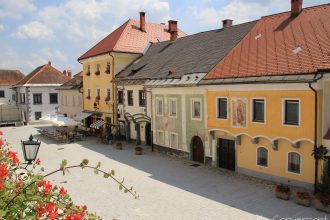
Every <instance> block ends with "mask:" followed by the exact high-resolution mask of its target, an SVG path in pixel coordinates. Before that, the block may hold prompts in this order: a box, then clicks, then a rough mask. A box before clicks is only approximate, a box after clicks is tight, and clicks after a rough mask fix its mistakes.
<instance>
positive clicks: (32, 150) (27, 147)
mask: <svg viewBox="0 0 330 220" xmlns="http://www.w3.org/2000/svg"><path fill="white" fill-rule="evenodd" d="M21 143H22V149H23V154H24V159H25V161H27V162H28V164H32V161H35V159H36V157H37V154H38V151H39V147H40V144H41V142H40V141H38V140H36V141H34V140H33V136H32V134H31V135H30V137H29V140H28V141H21Z"/></svg>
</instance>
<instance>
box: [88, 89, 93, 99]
mask: <svg viewBox="0 0 330 220" xmlns="http://www.w3.org/2000/svg"><path fill="white" fill-rule="evenodd" d="M87 96H89V97H92V90H91V89H90V88H88V89H87Z"/></svg>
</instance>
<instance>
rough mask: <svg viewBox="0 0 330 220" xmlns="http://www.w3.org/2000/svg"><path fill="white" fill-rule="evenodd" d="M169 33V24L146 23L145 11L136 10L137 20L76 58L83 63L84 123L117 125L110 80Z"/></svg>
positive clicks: (114, 91)
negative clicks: (138, 15) (137, 11)
mask: <svg viewBox="0 0 330 220" xmlns="http://www.w3.org/2000/svg"><path fill="white" fill-rule="evenodd" d="M170 32H171V26H167V25H165V24H154V23H147V22H145V13H144V12H140V20H133V19H129V20H128V21H126V22H125V23H124V24H123V25H121V26H120V27H119V28H117V29H116V30H115V31H113V32H112V33H111V34H109V35H108V36H107V37H105V38H104V39H103V40H101V41H100V42H99V43H98V44H96V45H95V46H94V47H92V48H91V49H90V50H88V51H87V52H86V53H85V54H83V55H82V56H81V57H80V58H79V59H78V61H79V62H80V63H81V64H82V65H83V74H84V77H83V98H84V102H83V103H84V112H88V113H91V114H92V117H91V118H89V119H88V120H86V126H88V127H89V126H90V125H91V124H92V123H94V122H96V121H97V120H102V121H105V122H108V123H107V124H108V125H109V124H115V125H117V117H118V116H117V106H116V98H117V94H116V93H117V92H116V88H115V85H114V84H113V83H111V81H112V79H113V78H114V77H115V76H116V74H117V73H118V72H120V71H121V70H122V69H124V68H125V67H126V66H128V65H129V64H131V63H132V62H133V61H135V60H136V59H138V58H139V57H140V56H141V55H142V54H143V53H144V51H145V50H146V49H147V47H148V45H149V44H150V42H159V41H165V40H169V39H170V36H171V34H170ZM177 34H178V35H179V36H181V35H183V33H182V32H179V33H177ZM118 95H120V96H122V95H123V94H122V93H121V94H118ZM123 98H124V97H123Z"/></svg>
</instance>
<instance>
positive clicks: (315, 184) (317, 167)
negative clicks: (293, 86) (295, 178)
mask: <svg viewBox="0 0 330 220" xmlns="http://www.w3.org/2000/svg"><path fill="white" fill-rule="evenodd" d="M322 78H323V73H321V75H320V76H319V77H317V74H315V77H314V80H313V81H312V82H311V81H310V82H308V86H309V88H310V89H311V90H312V91H313V93H314V151H315V150H316V149H317V147H318V146H317V128H318V123H317V113H318V100H317V98H318V97H317V96H318V93H317V90H316V89H315V88H313V86H312V83H315V82H317V81H318V80H320V79H322ZM314 158H315V172H314V174H315V176H314V194H316V193H317V185H318V170H319V162H318V161H319V159H318V158H317V157H315V156H314Z"/></svg>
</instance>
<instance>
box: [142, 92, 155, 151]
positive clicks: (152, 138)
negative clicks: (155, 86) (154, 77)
mask: <svg viewBox="0 0 330 220" xmlns="http://www.w3.org/2000/svg"><path fill="white" fill-rule="evenodd" d="M144 90H145V91H146V94H147V93H150V109H151V111H150V129H151V134H150V135H151V152H154V132H153V123H152V119H153V111H152V89H151V90H150V91H148V90H147V88H146V87H145V86H144ZM147 103H148V101H147V102H146V115H147V116H148V104H147Z"/></svg>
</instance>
